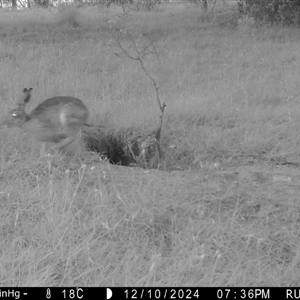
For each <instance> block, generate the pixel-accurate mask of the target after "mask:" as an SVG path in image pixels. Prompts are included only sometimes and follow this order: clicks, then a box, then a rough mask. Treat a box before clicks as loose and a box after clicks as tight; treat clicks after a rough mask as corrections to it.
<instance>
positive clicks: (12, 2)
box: [11, 0, 17, 8]
mask: <svg viewBox="0 0 300 300" xmlns="http://www.w3.org/2000/svg"><path fill="white" fill-rule="evenodd" d="M11 7H12V8H17V0H11Z"/></svg>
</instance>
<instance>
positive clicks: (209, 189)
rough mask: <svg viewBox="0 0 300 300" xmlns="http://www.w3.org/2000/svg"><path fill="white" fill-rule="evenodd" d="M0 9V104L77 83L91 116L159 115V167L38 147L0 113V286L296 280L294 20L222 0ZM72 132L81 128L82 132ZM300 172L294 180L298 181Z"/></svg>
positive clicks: (146, 123)
mask: <svg viewBox="0 0 300 300" xmlns="http://www.w3.org/2000/svg"><path fill="white" fill-rule="evenodd" d="M220 9H221V10H220V12H219V11H218V9H216V10H215V11H214V12H213V14H212V13H209V14H208V15H204V14H203V13H201V11H200V9H199V8H197V7H196V6H192V5H191V6H188V5H174V6H170V7H167V6H164V7H161V8H157V9H155V10H154V11H152V12H144V11H132V10H128V11H127V10H125V12H124V11H123V10H122V9H121V8H114V7H112V8H110V9H109V10H108V9H106V8H103V7H93V8H82V9H75V8H70V7H69V8H57V9H48V10H36V9H35V10H23V11H17V12H11V11H5V10H3V11H0V37H1V39H0V41H1V42H0V69H1V72H0V101H1V107H2V108H1V112H0V118H2V117H4V115H5V114H6V113H7V112H8V110H9V109H10V108H12V107H13V105H14V103H15V101H16V100H17V99H18V97H19V95H20V93H21V91H22V89H23V88H24V87H33V97H32V103H30V104H29V110H30V109H32V108H34V107H35V106H36V105H37V104H38V103H40V102H41V101H42V100H45V99H46V98H49V97H52V96H57V95H68V96H75V97H78V98H80V99H82V100H83V101H84V102H85V104H86V105H87V106H88V107H89V109H90V112H91V116H90V123H91V124H94V125H102V126H105V127H107V128H113V129H118V128H131V130H133V131H134V130H136V131H137V132H138V131H139V132H140V131H142V132H143V131H145V132H146V131H147V130H149V128H156V127H157V124H158V122H159V108H158V105H157V99H156V94H155V89H154V87H153V85H152V82H151V81H150V80H149V78H148V77H147V76H146V75H145V72H144V71H143V70H142V68H141V65H140V64H139V62H138V61H135V60H133V59H130V58H129V57H128V55H126V54H125V53H124V52H123V51H122V50H121V49H120V47H119V46H118V42H120V43H121V45H122V47H123V48H124V49H126V51H127V52H128V53H129V54H130V55H132V56H135V55H136V54H137V52H136V51H137V50H138V51H139V50H141V49H144V48H145V47H146V45H147V44H148V43H149V41H153V45H154V46H155V50H156V52H155V51H154V50H153V49H152V48H151V49H152V52H151V53H148V55H145V56H143V62H144V64H145V67H146V69H147V71H148V72H149V74H151V76H152V77H153V78H154V79H155V81H156V83H157V85H158V86H159V93H160V97H161V100H162V101H163V102H165V103H166V105H167V106H166V109H165V116H164V121H165V122H164V126H163V128H162V137H161V145H162V149H163V152H164V158H163V161H164V169H163V170H154V169H151V170H146V169H142V168H130V167H124V166H119V165H112V164H109V163H108V162H107V161H105V160H101V158H100V157H99V155H98V154H96V153H90V152H88V151H85V150H84V147H81V151H77V152H75V153H74V151H73V152H72V151H70V153H67V154H54V155H48V156H46V157H44V158H41V159H39V158H38V157H39V155H38V153H39V147H40V144H39V143H38V142H36V141H35V140H34V139H33V138H32V137H31V136H30V135H28V134H26V133H24V132H23V131H21V130H19V129H7V128H4V127H3V126H2V127H0V149H1V155H0V259H1V264H0V286H237V285H243V286H299V281H300V271H299V264H300V251H299V249H300V236H299V233H300V221H299V220H300V202H299V200H300V183H299V182H300V171H299V170H298V167H299V164H300V156H299V152H300V124H299V119H300V102H299V101H300V88H299V78H300V50H299V49H300V32H299V29H297V28H271V27H266V26H265V27H256V26H251V22H250V21H249V20H247V19H245V20H241V21H239V22H238V23H237V22H236V20H237V19H236V16H235V15H234V14H232V13H229V12H228V13H226V11H224V8H220ZM81 146H83V145H82V143H81ZM298 180H299V181H298Z"/></svg>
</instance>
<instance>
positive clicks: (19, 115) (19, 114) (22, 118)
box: [3, 88, 32, 127]
mask: <svg viewBox="0 0 300 300" xmlns="http://www.w3.org/2000/svg"><path fill="white" fill-rule="evenodd" d="M31 91H32V88H29V89H26V88H24V89H23V95H22V97H21V98H20V100H19V101H18V102H17V105H16V107H15V108H14V109H12V110H11V111H10V112H9V113H8V115H7V116H6V117H5V118H4V121H3V125H6V126H8V127H20V126H22V125H23V124H24V123H25V122H26V121H27V119H28V115H27V114H26V112H25V108H26V104H27V103H28V102H29V100H30V98H31Z"/></svg>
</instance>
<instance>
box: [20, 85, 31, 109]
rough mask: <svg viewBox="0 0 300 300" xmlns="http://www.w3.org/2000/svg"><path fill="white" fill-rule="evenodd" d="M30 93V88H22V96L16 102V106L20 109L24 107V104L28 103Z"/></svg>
mask: <svg viewBox="0 0 300 300" xmlns="http://www.w3.org/2000/svg"><path fill="white" fill-rule="evenodd" d="M31 91H32V88H29V89H27V88H24V89H23V95H22V97H21V99H20V100H19V101H18V105H19V106H20V107H21V106H24V105H25V104H26V103H28V102H29V100H30V98H31Z"/></svg>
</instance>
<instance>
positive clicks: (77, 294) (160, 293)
mask: <svg viewBox="0 0 300 300" xmlns="http://www.w3.org/2000/svg"><path fill="white" fill-rule="evenodd" d="M32 297H38V299H48V300H49V299H55V300H57V299H103V300H105V299H125V300H126V299H134V300H139V299H149V300H152V299H153V300H158V299H174V300H177V299H191V300H194V299H217V300H218V299H222V300H226V299H234V300H239V299H274V300H275V299H281V300H282V299H300V287H294V288H285V287H253V288H249V287H233V288H230V287H227V288H224V287H213V288H211V287H200V288H195V287H193V288H192V287H191V288H189V287H182V288H180V287H178V288H172V287H163V288H162V287H157V288H156V287H151V288H142V287H139V288H133V287H132V288H131V287H126V288H113V287H110V288H104V287H99V288H98V287H59V288H58V287H37V288H35V287H30V288H26V287H20V288H14V287H1V288H0V300H1V298H2V299H8V298H9V299H32Z"/></svg>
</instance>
